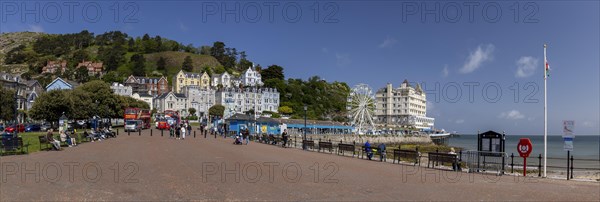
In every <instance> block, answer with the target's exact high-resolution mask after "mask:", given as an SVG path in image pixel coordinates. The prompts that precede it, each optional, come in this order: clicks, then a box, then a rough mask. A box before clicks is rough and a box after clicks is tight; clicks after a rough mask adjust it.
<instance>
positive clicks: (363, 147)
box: [360, 145, 377, 159]
mask: <svg viewBox="0 0 600 202" xmlns="http://www.w3.org/2000/svg"><path fill="white" fill-rule="evenodd" d="M366 149H367V147H365V145H363V146H360V158H361V159H362V158H364V155H365V154H366V153H367V150H366ZM371 152H373V154H376V153H377V148H375V147H373V146H371ZM373 156H375V155H373Z"/></svg>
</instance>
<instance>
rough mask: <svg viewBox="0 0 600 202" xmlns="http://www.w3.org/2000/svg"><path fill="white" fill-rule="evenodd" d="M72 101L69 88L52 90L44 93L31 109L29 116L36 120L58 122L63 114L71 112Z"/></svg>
mask: <svg viewBox="0 0 600 202" xmlns="http://www.w3.org/2000/svg"><path fill="white" fill-rule="evenodd" d="M71 106H72V104H71V101H70V99H69V95H68V93H67V90H52V91H49V92H45V93H42V94H41V95H40V96H39V97H38V98H37V99H36V101H35V102H34V103H33V107H31V109H30V110H29V114H30V115H29V116H30V117H31V118H32V119H34V120H44V121H49V122H56V121H58V118H60V116H62V113H65V114H66V115H69V114H71Z"/></svg>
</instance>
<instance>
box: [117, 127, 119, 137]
mask: <svg viewBox="0 0 600 202" xmlns="http://www.w3.org/2000/svg"><path fill="white" fill-rule="evenodd" d="M117 136H119V129H118V128H117Z"/></svg>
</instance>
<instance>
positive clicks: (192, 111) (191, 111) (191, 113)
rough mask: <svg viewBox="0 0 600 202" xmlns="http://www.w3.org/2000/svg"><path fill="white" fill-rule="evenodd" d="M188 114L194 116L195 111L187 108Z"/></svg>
mask: <svg viewBox="0 0 600 202" xmlns="http://www.w3.org/2000/svg"><path fill="white" fill-rule="evenodd" d="M188 112H189V113H190V115H194V116H195V115H196V109H195V108H189V109H188Z"/></svg>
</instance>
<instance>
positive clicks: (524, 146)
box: [517, 138, 533, 158]
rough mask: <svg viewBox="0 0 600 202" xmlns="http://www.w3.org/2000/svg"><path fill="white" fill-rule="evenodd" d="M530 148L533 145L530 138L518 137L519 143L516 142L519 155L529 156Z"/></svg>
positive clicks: (531, 148)
mask: <svg viewBox="0 0 600 202" xmlns="http://www.w3.org/2000/svg"><path fill="white" fill-rule="evenodd" d="M532 150H533V146H532V145H531V140H529V138H521V139H519V144H517V151H518V152H519V155H521V157H523V158H527V157H529V154H530V153H531V151H532Z"/></svg>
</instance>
